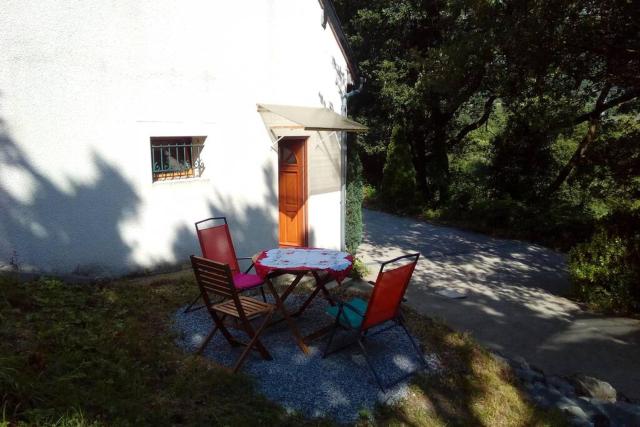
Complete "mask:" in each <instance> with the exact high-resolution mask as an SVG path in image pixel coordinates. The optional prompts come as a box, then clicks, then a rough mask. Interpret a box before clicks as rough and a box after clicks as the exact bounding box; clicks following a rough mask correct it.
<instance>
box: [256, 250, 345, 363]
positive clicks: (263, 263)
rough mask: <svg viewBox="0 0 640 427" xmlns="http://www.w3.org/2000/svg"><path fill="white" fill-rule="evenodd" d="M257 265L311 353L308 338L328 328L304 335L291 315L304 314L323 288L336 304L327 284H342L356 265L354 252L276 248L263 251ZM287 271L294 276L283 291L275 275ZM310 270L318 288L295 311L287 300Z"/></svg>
mask: <svg viewBox="0 0 640 427" xmlns="http://www.w3.org/2000/svg"><path fill="white" fill-rule="evenodd" d="M254 266H255V269H256V273H257V274H258V275H259V276H260V277H262V278H263V279H264V280H265V283H266V284H267V286H268V287H269V290H270V291H271V293H272V294H273V296H274V298H275V301H276V308H277V309H278V310H280V312H282V314H283V316H284V319H285V320H286V321H287V323H289V327H290V329H291V331H292V332H293V335H294V337H295V338H296V341H297V342H298V346H299V347H300V348H301V349H302V351H303V352H305V353H308V352H309V348H308V347H307V345H306V343H305V341H309V340H312V339H314V338H317V337H318V336H321V335H323V334H324V333H325V332H326V330H328V329H327V328H322V329H321V330H319V331H316V332H314V333H313V334H310V335H308V336H306V337H302V336H301V334H300V332H299V330H298V328H297V326H296V325H295V323H294V322H293V320H292V319H291V317H292V316H293V317H297V316H300V315H301V314H302V313H303V312H304V311H305V310H306V308H307V307H308V306H309V304H311V302H312V301H313V299H314V298H315V297H316V296H317V295H318V293H320V292H322V294H323V296H324V297H325V298H326V299H327V301H328V302H329V304H331V305H335V303H334V301H333V299H332V298H331V295H330V294H329V291H328V290H327V289H326V285H327V284H328V283H329V282H331V281H333V280H335V281H336V282H338V284H341V283H342V281H343V280H344V279H345V278H346V277H347V276H348V275H349V273H350V272H351V269H352V268H353V256H352V255H350V254H348V253H346V252H342V251H336V250H332V249H321V248H276V249H269V250H267V251H262V252H260V253H259V254H258V255H257V256H256V257H255V259H254ZM284 274H291V275H293V276H294V278H293V280H292V281H291V283H289V285H288V286H287V287H286V289H285V290H284V292H283V293H282V294H281V295H280V294H278V292H277V291H276V289H275V286H274V285H273V283H272V282H271V279H272V278H274V277H277V276H281V275H284ZM307 274H311V275H312V276H313V278H314V279H315V289H314V290H313V292H312V293H311V295H309V297H308V298H307V299H306V300H305V302H304V303H303V304H302V306H301V307H300V308H299V309H298V310H297V311H296V312H295V313H294V314H292V315H291V314H290V313H289V312H288V311H287V309H286V307H285V306H284V301H285V300H286V299H287V297H288V296H289V295H290V294H291V292H293V290H294V289H295V288H296V287H297V286H298V284H299V283H300V280H302V278H303V277H304V276H305V275H307Z"/></svg>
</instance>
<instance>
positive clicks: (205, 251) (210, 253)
mask: <svg viewBox="0 0 640 427" xmlns="http://www.w3.org/2000/svg"><path fill="white" fill-rule="evenodd" d="M215 221H223V223H222V224H218V225H215V224H214V222H215ZM205 223H209V224H206V225H210V226H209V227H205V226H204V225H205ZM195 225H196V233H197V234H198V241H199V242H200V249H201V250H202V256H203V257H204V258H207V259H210V260H213V261H217V262H219V263H221V264H227V265H229V268H230V269H231V271H232V272H233V273H238V272H240V267H239V266H238V259H237V257H236V251H235V249H234V248H233V241H232V240H231V234H230V233H229V225H228V224H227V218H225V217H223V216H220V217H215V218H207V219H203V220H202V221H198V222H196V224H195Z"/></svg>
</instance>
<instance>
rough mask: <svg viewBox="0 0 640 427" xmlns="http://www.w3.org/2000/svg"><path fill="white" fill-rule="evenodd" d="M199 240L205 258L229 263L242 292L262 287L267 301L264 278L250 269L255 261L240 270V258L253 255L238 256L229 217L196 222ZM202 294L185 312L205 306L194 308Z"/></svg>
mask: <svg viewBox="0 0 640 427" xmlns="http://www.w3.org/2000/svg"><path fill="white" fill-rule="evenodd" d="M195 227H196V234H197V235H198V242H199V243H200V249H201V250H202V256H203V257H204V258H207V259H210V260H213V261H217V262H219V263H222V264H228V265H229V268H230V269H231V275H232V277H233V284H234V285H235V287H236V289H237V290H238V291H240V292H244V291H248V290H251V289H260V293H261V294H262V300H263V301H267V298H266V296H265V294H264V289H263V288H262V285H263V284H264V280H263V279H262V278H261V277H260V276H258V275H257V274H251V273H249V271H250V270H251V269H252V268H253V262H252V263H251V265H250V266H249V268H247V269H246V270H245V271H244V272H243V271H241V270H240V265H239V262H238V261H240V260H250V259H251V257H237V256H236V250H235V248H234V247H233V240H232V239H231V233H230V232H229V225H228V224H227V218H226V217H224V216H219V217H215V218H207V219H203V220H202V221H198V222H196V223H195ZM199 299H200V296H199V295H198V296H196V297H195V298H194V300H193V301H192V302H191V304H189V305H188V306H187V308H185V309H184V312H185V313H189V312H191V311H196V310H199V309H201V308H204V306H199V307H195V308H193V306H194V305H195V304H196V303H197V302H198V300H199Z"/></svg>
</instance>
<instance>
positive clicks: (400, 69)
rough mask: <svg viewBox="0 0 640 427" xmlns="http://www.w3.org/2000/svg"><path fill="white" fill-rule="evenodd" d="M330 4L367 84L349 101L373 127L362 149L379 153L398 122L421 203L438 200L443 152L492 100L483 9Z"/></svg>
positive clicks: (444, 173) (444, 183)
mask: <svg viewBox="0 0 640 427" xmlns="http://www.w3.org/2000/svg"><path fill="white" fill-rule="evenodd" d="M336 6H337V9H338V12H339V14H341V15H342V16H343V21H344V22H345V30H346V32H347V33H348V34H349V35H350V42H351V44H352V45H353V47H354V49H355V51H356V55H357V57H358V60H359V62H360V67H361V69H362V73H363V74H364V75H365V77H366V78H367V81H368V83H367V87H366V89H365V91H364V92H363V96H361V97H360V99H356V100H355V102H354V104H353V111H355V114H356V115H357V116H358V117H359V118H360V117H361V116H364V117H365V121H366V122H367V124H368V125H369V127H370V128H371V129H372V130H373V132H371V134H370V135H368V136H366V137H365V138H364V139H363V141H362V142H363V145H364V147H365V152H369V153H371V154H374V155H378V156H380V155H382V154H383V153H384V147H386V142H385V141H387V140H388V138H389V134H390V132H391V128H390V125H389V123H396V122H400V121H402V122H403V123H405V128H406V129H407V131H408V132H410V133H411V138H409V140H408V141H409V143H410V145H411V153H412V161H413V165H414V168H415V170H416V180H417V185H418V188H419V189H420V191H421V192H422V194H423V196H424V198H425V199H426V200H430V201H432V202H434V203H440V202H443V201H445V200H446V199H447V197H448V181H449V161H448V153H449V151H450V149H451V147H452V146H454V145H456V144H459V143H460V142H461V141H462V140H463V139H464V138H465V136H466V135H467V134H468V133H469V132H471V131H473V130H474V129H476V128H478V127H479V126H480V125H481V124H482V123H484V122H486V120H487V119H488V117H489V114H490V112H491V108H492V106H493V102H494V100H495V99H496V95H495V94H493V93H492V85H493V83H492V82H493V80H494V76H495V73H493V72H492V71H491V69H492V67H493V50H492V47H491V46H492V40H491V39H492V37H491V32H487V31H484V30H485V29H486V27H487V25H486V24H487V22H489V20H490V19H489V15H490V14H488V12H490V9H487V8H485V9H482V10H480V11H479V12H478V13H476V11H474V10H472V9H469V8H468V7H466V5H465V4H464V2H439V1H421V0H418V1H410V0H402V1H381V0H377V1H347V0H342V1H337V2H336ZM463 110H464V111H465V112H466V113H467V114H466V115H464V116H463V115H462V114H461V112H462V111H463ZM381 147H382V148H381ZM366 166H367V164H366V163H365V167H366ZM376 166H377V167H378V168H380V167H381V163H380V162H378V163H377V165H376ZM379 172H381V171H380V170H378V174H379Z"/></svg>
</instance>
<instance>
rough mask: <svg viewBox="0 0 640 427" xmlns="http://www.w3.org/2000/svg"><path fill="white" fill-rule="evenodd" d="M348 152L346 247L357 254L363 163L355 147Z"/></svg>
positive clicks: (362, 197) (360, 240)
mask: <svg viewBox="0 0 640 427" xmlns="http://www.w3.org/2000/svg"><path fill="white" fill-rule="evenodd" d="M348 148H349V149H348V150H347V196H346V197H347V200H346V212H345V215H346V218H345V245H346V247H347V250H348V251H349V252H350V253H351V254H355V253H356V250H357V249H358V246H360V243H361V242H362V229H363V225H362V201H363V199H364V190H363V188H364V182H363V179H362V163H361V162H360V156H358V153H357V151H356V150H355V147H348Z"/></svg>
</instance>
